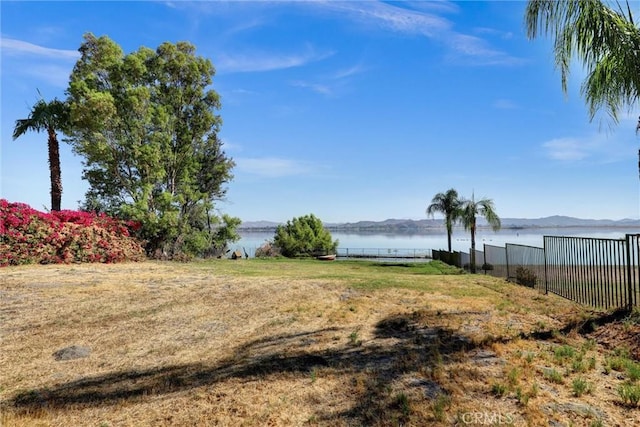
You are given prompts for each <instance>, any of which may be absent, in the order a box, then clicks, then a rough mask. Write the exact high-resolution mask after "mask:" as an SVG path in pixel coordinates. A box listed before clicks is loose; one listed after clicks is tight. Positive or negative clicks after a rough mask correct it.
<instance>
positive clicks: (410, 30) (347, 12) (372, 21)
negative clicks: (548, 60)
mask: <svg viewBox="0 0 640 427" xmlns="http://www.w3.org/2000/svg"><path fill="white" fill-rule="evenodd" d="M313 4H316V5H317V4H320V5H322V6H323V7H325V8H330V9H334V10H336V11H338V12H340V13H341V14H343V15H344V16H347V17H349V18H351V19H352V20H355V21H356V22H358V23H360V24H362V25H368V26H377V27H378V28H382V29H385V30H389V31H394V32H399V33H404V34H410V35H422V36H425V37H427V38H430V39H433V40H436V41H439V42H441V43H443V44H444V45H446V46H447V47H448V48H449V49H450V51H451V52H450V54H449V55H448V58H449V59H450V60H451V59H453V60H455V61H456V62H460V63H463V64H465V65H519V64H522V63H523V62H524V60H523V59H522V58H518V57H515V56H512V55H510V54H509V53H507V52H504V51H502V50H498V49H495V48H493V47H491V45H490V44H489V43H488V42H487V41H486V40H484V39H482V38H479V37H476V36H473V35H468V34H464V33H461V32H459V31H456V30H455V29H454V24H453V22H452V21H450V20H449V19H446V18H443V17H441V16H438V15H436V14H435V13H431V10H428V9H426V8H423V9H422V10H412V9H407V8H405V7H402V6H403V5H404V4H403V3H402V2H400V3H397V4H388V3H382V2H374V1H365V2H331V1H328V2H315V3H313ZM411 5H415V3H411ZM442 6H447V7H446V11H447V12H455V11H457V9H456V8H453V7H451V4H449V3H447V2H445V3H443V4H442ZM437 11H438V12H442V11H443V9H440V10H437ZM502 34H503V35H505V34H506V33H502Z"/></svg>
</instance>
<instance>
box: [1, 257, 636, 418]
mask: <svg viewBox="0 0 640 427" xmlns="http://www.w3.org/2000/svg"><path fill="white" fill-rule="evenodd" d="M320 264H321V265H320ZM330 264H331V265H327V263H315V264H314V263H301V262H293V261H292V262H279V263H271V264H270V263H261V262H258V261H256V262H255V263H254V262H253V261H252V260H249V261H247V260H241V261H238V262H236V263H233V262H230V261H227V260H221V261H215V262H211V263H195V264H173V263H154V262H145V263H139V264H124V265H74V266H32V267H19V268H11V269H2V270H0V298H1V302H2V304H1V306H0V324H1V325H2V342H1V351H0V405H1V406H0V410H1V411H2V415H1V416H0V420H1V421H2V425H7V426H33V425H43V426H69V425H92V426H96V425H99V426H116V425H117V426H121V425H124V426H129V425H130V426H141V425H142V426H145V425H147V426H152V425H153V426H157V425H165V426H176V425H198V426H200V425H203V426H204V425H223V426H236V425H246V426H252V425H253V426H264V425H273V426H298V425H322V426H341V425H344V426H347V425H373V426H375V425H379V426H388V425H416V426H422V425H491V424H496V423H501V424H507V423H510V424H511V425H544V426H547V425H554V426H556V425H557V426H561V425H576V426H577V425H585V426H596V425H606V426H610V425H611V426H615V425H620V426H627V425H633V424H634V423H635V424H638V425H640V417H639V414H638V409H637V408H636V407H635V405H631V404H630V403H629V402H624V401H623V399H622V398H621V397H620V395H619V392H618V390H619V388H620V386H621V385H622V384H626V383H628V382H629V381H630V378H629V375H628V374H627V373H625V372H624V371H622V370H616V369H614V368H616V367H615V366H613V368H612V365H611V363H610V361H609V358H610V355H611V352H612V348H615V346H618V347H619V346H620V345H622V344H624V345H626V346H628V348H629V350H630V352H631V353H633V352H635V351H636V350H637V348H638V346H637V341H635V338H634V337H635V336H636V335H634V334H635V333H636V332H637V327H636V324H635V323H633V322H630V321H628V320H627V321H625V320H624V319H618V320H616V322H613V323H611V322H609V323H606V324H602V325H598V324H597V322H595V321H594V325H595V326H594V329H595V330H593V331H588V332H587V331H586V329H585V328H584V327H580V325H585V324H586V323H587V322H590V321H591V319H593V318H596V317H598V316H600V315H601V314H602V313H594V312H588V311H585V310H584V309H583V308H581V307H579V306H577V305H575V304H573V303H571V302H569V301H566V300H563V299H561V298H559V297H555V296H553V295H541V294H539V293H537V292H536V291H533V290H531V289H528V288H523V287H520V286H516V285H513V284H509V283H505V282H503V281H501V280H497V279H494V278H491V277H486V276H481V275H477V276H471V275H453V276H426V275H421V274H416V273H415V272H412V271H406V272H404V271H400V270H394V269H393V268H385V269H382V268H376V267H374V266H370V265H365V264H357V263H352V264H341V263H330ZM405 270H409V269H405ZM611 325H614V326H611ZM623 330H624V331H626V332H628V334H627V335H624V336H625V337H626V338H619V339H618V341H614V339H615V338H614V337H616V336H618V337H620V336H623V335H622V334H619V332H621V331H623ZM610 331H616V333H614V332H610ZM69 346H79V347H86V348H89V349H90V354H89V355H88V356H87V357H83V358H78V359H71V360H56V358H55V357H54V354H55V352H56V351H57V350H59V349H62V348H67V347H69ZM578 380H580V381H583V382H584V383H586V385H585V391H584V392H583V393H581V394H580V395H579V396H578V395H577V393H576V392H575V391H576V386H575V385H574V384H575V383H576V382H578V383H580V381H578Z"/></svg>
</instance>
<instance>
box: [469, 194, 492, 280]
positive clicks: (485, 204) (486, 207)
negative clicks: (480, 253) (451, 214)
mask: <svg viewBox="0 0 640 427" xmlns="http://www.w3.org/2000/svg"><path fill="white" fill-rule="evenodd" d="M478 216H481V217H484V219H486V220H487V223H488V224H489V225H490V226H491V228H492V229H493V231H498V230H500V227H501V223H500V217H498V214H497V213H496V210H495V206H494V204H493V200H491V199H486V198H485V199H480V200H475V196H474V195H472V196H471V200H463V201H462V206H461V208H460V220H461V222H462V225H463V226H464V228H465V230H468V231H470V232H471V266H470V268H471V272H472V273H475V272H476V230H477V224H476V219H477V217H478Z"/></svg>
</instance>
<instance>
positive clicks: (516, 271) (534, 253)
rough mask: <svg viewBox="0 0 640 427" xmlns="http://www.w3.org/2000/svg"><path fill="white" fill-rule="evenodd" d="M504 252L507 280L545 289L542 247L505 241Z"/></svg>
mask: <svg viewBox="0 0 640 427" xmlns="http://www.w3.org/2000/svg"><path fill="white" fill-rule="evenodd" d="M505 252H506V254H507V255H506V258H507V280H513V281H515V282H517V283H519V284H521V285H525V286H528V287H531V288H536V289H540V290H545V270H544V248H537V247H535V246H525V245H517V244H513V243H507V244H506V245H505Z"/></svg>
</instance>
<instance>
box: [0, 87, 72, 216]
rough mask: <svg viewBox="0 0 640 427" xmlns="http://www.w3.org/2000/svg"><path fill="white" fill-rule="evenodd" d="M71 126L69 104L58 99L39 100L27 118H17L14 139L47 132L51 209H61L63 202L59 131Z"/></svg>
mask: <svg viewBox="0 0 640 427" xmlns="http://www.w3.org/2000/svg"><path fill="white" fill-rule="evenodd" d="M68 127H69V108H68V105H67V104H66V103H65V102H63V101H60V100H58V99H54V100H53V101H50V102H46V101H45V100H44V99H40V100H38V102H36V103H35V104H34V105H33V107H32V108H31V112H30V113H29V116H28V117H27V118H26V119H18V120H16V125H15V128H14V129H13V139H14V140H15V139H17V138H19V137H21V136H22V135H24V134H25V133H27V132H28V131H34V132H42V131H45V132H47V135H48V141H47V148H48V151H49V175H50V180H51V210H52V211H59V210H60V205H61V203H62V169H61V167H60V143H59V142H58V135H57V132H60V131H62V132H65V131H67V129H68Z"/></svg>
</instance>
